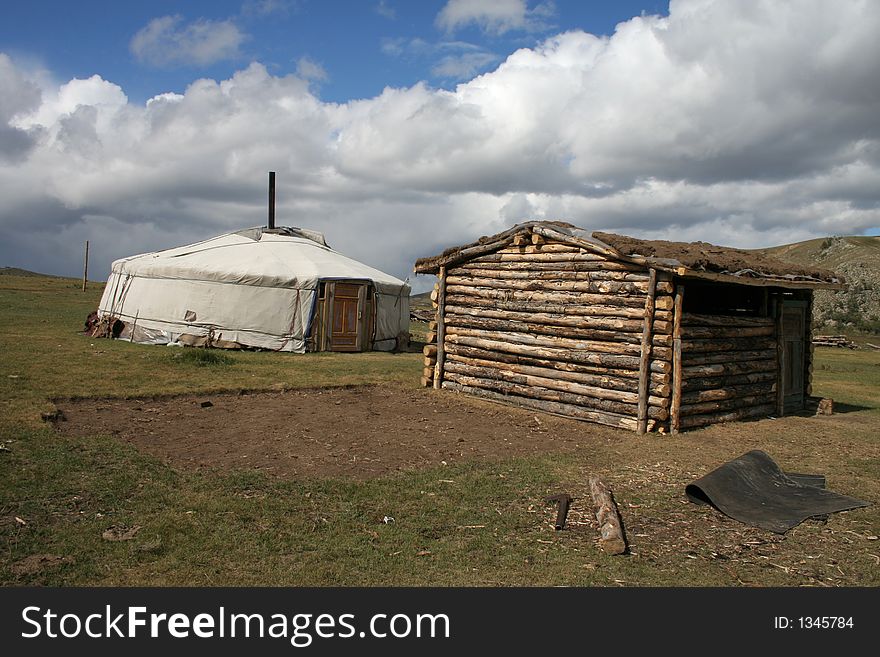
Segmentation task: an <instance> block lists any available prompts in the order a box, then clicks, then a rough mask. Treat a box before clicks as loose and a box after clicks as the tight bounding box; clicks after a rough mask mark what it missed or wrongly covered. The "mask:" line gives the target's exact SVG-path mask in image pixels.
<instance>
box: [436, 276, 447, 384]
mask: <svg viewBox="0 0 880 657" xmlns="http://www.w3.org/2000/svg"><path fill="white" fill-rule="evenodd" d="M437 278H438V279H439V282H438V284H439V287H438V288H437V363H436V364H435V365H434V389H435V390H439V389H440V387H441V386H442V385H443V365H444V361H445V360H446V349H445V342H446V266H445V265H441V266H440V271H438V272H437Z"/></svg>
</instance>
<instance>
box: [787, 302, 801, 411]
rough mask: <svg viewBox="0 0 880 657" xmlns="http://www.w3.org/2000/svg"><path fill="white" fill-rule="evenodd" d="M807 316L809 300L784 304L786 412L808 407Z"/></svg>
mask: <svg viewBox="0 0 880 657" xmlns="http://www.w3.org/2000/svg"><path fill="white" fill-rule="evenodd" d="M806 313H807V302H806V301H797V300H785V301H784V302H783V304H782V339H783V362H782V394H783V400H784V409H785V412H786V413H789V412H792V411H799V410H802V409H803V408H804V403H805V397H804V389H805V387H806V386H805V385H804V383H805V382H804V367H805V362H804V357H805V353H806V347H807V345H806V334H807V331H806V328H807V321H806V320H807V317H806Z"/></svg>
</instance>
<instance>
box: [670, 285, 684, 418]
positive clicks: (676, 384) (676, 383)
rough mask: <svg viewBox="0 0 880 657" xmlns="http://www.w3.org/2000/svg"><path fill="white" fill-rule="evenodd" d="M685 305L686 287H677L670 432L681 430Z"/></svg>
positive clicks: (674, 311) (673, 321) (673, 327)
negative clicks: (682, 346)
mask: <svg viewBox="0 0 880 657" xmlns="http://www.w3.org/2000/svg"><path fill="white" fill-rule="evenodd" d="M683 303H684V285H681V284H680V283H679V284H677V285H676V286H675V303H674V305H673V315H672V400H671V404H670V409H669V430H670V431H671V432H672V433H678V432H679V430H680V429H681V378H682V372H681V313H682V306H683Z"/></svg>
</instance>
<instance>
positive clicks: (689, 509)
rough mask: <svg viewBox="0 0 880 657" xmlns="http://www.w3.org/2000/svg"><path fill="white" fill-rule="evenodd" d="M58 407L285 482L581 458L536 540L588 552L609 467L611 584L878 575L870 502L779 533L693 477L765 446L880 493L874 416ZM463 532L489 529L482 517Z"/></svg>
mask: <svg viewBox="0 0 880 657" xmlns="http://www.w3.org/2000/svg"><path fill="white" fill-rule="evenodd" d="M207 402H210V404H208V403H207ZM56 404H57V406H58V408H59V409H60V410H61V411H63V413H64V417H65V418H66V420H61V421H58V422H57V423H56V424H55V426H56V427H57V430H58V431H59V432H60V433H61V434H62V435H65V436H70V437H75V436H94V435H112V436H115V437H116V439H118V440H120V441H123V442H125V443H128V444H131V445H133V446H135V447H136V448H137V449H139V450H141V451H143V452H146V453H148V454H151V455H153V456H155V457H157V458H159V459H161V460H162V461H164V462H165V463H168V464H169V465H170V466H171V467H174V468H177V469H180V470H193V469H195V470H206V471H221V472H222V471H232V470H249V469H255V470H258V471H261V472H265V473H266V474H267V475H269V476H271V477H274V478H279V479H283V478H297V479H320V478H326V477H331V478H342V479H352V480H359V481H362V480H367V479H371V478H375V477H382V476H385V475H393V474H394V473H396V472H401V471H413V470H420V469H423V468H429V467H436V466H442V465H443V464H444V463H446V464H448V465H453V464H456V463H463V462H467V461H471V462H472V461H501V460H503V459H509V458H511V457H518V456H522V457H526V456H531V455H551V456H552V455H564V454H569V455H573V458H567V459H560V460H559V467H558V477H559V478H558V479H557V481H556V482H555V483H554V484H553V485H552V488H551V489H548V490H547V491H546V494H555V493H561V492H565V493H569V494H571V495H572V496H574V498H575V500H574V502H573V503H572V506H571V510H570V513H569V518H568V524H567V526H566V530H565V531H563V532H555V531H553V522H554V518H555V515H556V511H555V507H554V506H553V505H550V504H547V503H544V502H543V499H542V497H540V496H537V497H535V498H534V499H532V500H531V501H530V502H529V504H528V509H527V510H528V512H529V513H533V514H535V515H536V516H537V517H540V518H541V521H540V524H541V525H542V526H543V527H544V528H545V529H546V530H547V532H546V533H542V535H541V538H539V539H537V541H538V543H537V545H538V548H537V550H538V552H542V551H546V550H551V549H556V548H559V547H560V546H563V547H565V548H566V549H569V548H570V549H572V550H582V549H584V545H589V544H593V543H594V542H595V540H596V535H597V534H596V522H595V517H594V516H593V512H592V511H593V510H592V504H591V501H590V498H589V487H588V485H587V480H588V478H589V477H590V476H592V475H599V476H602V477H604V478H605V479H606V481H607V482H608V483H609V484H610V485H611V487H612V489H613V493H614V497H615V499H616V501H617V504H618V506H619V510H620V514H621V517H622V519H623V523H624V527H625V530H626V535H627V541H628V545H629V550H628V557H627V559H628V560H627V561H626V562H623V561H619V562H614V563H615V564H618V563H619V564H621V565H620V569H619V574H616V573H618V570H614V571H613V572H614V573H615V574H611V572H612V571H609V575H608V577H609V580H608V583H609V584H612V585H613V584H618V585H621V586H625V585H628V584H634V583H639V582H644V581H663V582H668V581H674V582H684V583H686V584H688V585H691V584H695V583H697V582H700V583H702V584H700V585H704V584H705V583H706V582H709V583H712V584H715V585H758V586H763V585H767V584H777V585H780V584H781V585H813V586H856V585H860V586H865V585H875V584H876V581H877V578H876V573H877V572H880V571H878V570H877V567H878V566H880V556H878V554H880V553H878V548H877V545H878V543H877V535H878V534H880V531H878V527H877V525H876V513H875V512H874V510H873V509H874V507H869V508H868V509H859V510H856V511H852V512H846V513H838V514H833V515H832V516H831V518H830V519H829V520H828V521H827V522H817V521H813V520H808V521H806V522H804V523H802V524H801V525H799V526H798V527H796V528H795V529H793V530H792V531H790V532H788V533H787V534H785V535H784V536H780V535H775V534H771V533H769V532H766V531H764V530H760V529H757V528H754V527H750V526H747V525H744V524H742V523H738V522H736V521H734V520H731V519H730V518H727V517H725V516H723V515H722V514H720V513H719V512H717V511H716V510H714V509H712V508H709V507H706V506H698V505H695V504H692V503H690V502H688V501H687V499H686V497H685V496H684V487H685V486H686V485H687V484H688V483H690V482H692V481H693V480H695V479H697V478H699V477H701V476H703V475H704V474H706V473H707V472H708V471H709V470H711V469H714V468H715V467H717V466H718V465H720V464H721V463H723V462H725V461H727V460H729V459H732V458H735V457H737V456H740V455H741V454H743V453H745V452H747V451H749V450H751V449H764V450H765V451H767V452H768V453H769V454H770V455H771V457H773V458H774V459H775V460H776V461H777V463H778V464H779V465H780V467H782V468H783V469H786V470H790V471H797V472H813V473H822V474H825V475H827V478H828V487H829V488H830V489H831V490H835V491H837V492H840V493H844V494H848V495H853V496H855V497H859V498H861V499H866V500H869V501H876V500H877V484H876V482H875V480H874V479H871V478H866V477H864V476H860V475H859V474H858V473H859V472H861V471H862V468H863V467H873V466H870V464H873V463H877V462H878V459H880V443H874V442H866V441H865V439H864V438H863V437H861V436H866V435H873V433H874V432H875V430H876V427H877V420H876V417H875V416H874V415H873V414H872V413H869V412H851V413H844V414H836V415H833V416H822V417H786V418H782V419H779V420H761V421H757V422H743V423H729V424H725V425H716V426H713V427H708V428H705V429H701V430H697V431H690V432H685V433H683V434H680V435H678V436H659V435H654V434H652V435H650V436H638V435H636V434H635V433H632V432H628V431H623V430H618V429H611V428H607V427H602V426H599V425H595V424H589V423H585V422H578V421H575V420H569V419H566V418H559V417H555V416H551V415H546V414H536V413H534V412H530V411H527V410H524V409H520V408H516V407H512V406H504V405H500V404H493V403H490V402H485V401H482V400H479V399H475V398H473V397H469V396H467V395H462V394H456V393H452V392H449V391H440V392H438V391H434V390H426V389H419V388H406V387H402V386H393V385H371V386H358V387H349V388H324V389H297V390H287V391H283V392H281V391H279V392H271V393H252V394H213V395H187V396H178V397H164V398H147V397H143V398H139V399H125V400H120V399H84V400H56ZM862 463H864V464H868V466H862V465H861V464H862ZM499 476H500V475H499ZM441 481H443V480H441ZM499 513H500V512H499ZM459 529H460V530H461V531H484V530H485V529H486V525H485V524H484V523H482V522H481V523H479V524H477V525H474V526H473V527H471V526H465V527H462V528H459ZM584 554H586V552H585V553H584ZM590 554H593V553H590ZM529 558H531V557H529ZM615 559H619V557H615ZM526 561H527V562H528V558H527V559H526ZM602 564H605V566H602ZM625 564H629V566H627V567H624V565H625ZM600 566H602V567H608V563H607V562H606V561H603V560H602V559H600V558H599V557H598V556H594V557H593V560H592V561H589V562H588V563H585V564H582V565H581V566H580V567H583V568H585V569H591V568H599V567H600ZM627 568H629V569H630V570H627ZM641 569H644V571H642V570H641ZM624 573H628V574H627V575H624ZM866 573H870V575H867V576H866ZM646 578H647V579H646Z"/></svg>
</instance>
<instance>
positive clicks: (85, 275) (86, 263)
mask: <svg viewBox="0 0 880 657" xmlns="http://www.w3.org/2000/svg"><path fill="white" fill-rule="evenodd" d="M83 261H84V262H83V289H82V291H83V292H85V291H86V284H87V283H88V280H89V241H88V240H86V254H85V258H84V259H83Z"/></svg>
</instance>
